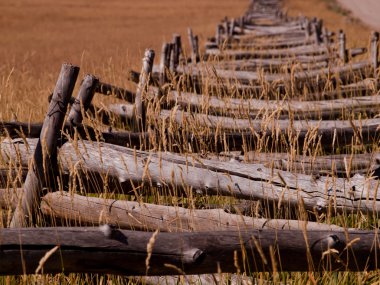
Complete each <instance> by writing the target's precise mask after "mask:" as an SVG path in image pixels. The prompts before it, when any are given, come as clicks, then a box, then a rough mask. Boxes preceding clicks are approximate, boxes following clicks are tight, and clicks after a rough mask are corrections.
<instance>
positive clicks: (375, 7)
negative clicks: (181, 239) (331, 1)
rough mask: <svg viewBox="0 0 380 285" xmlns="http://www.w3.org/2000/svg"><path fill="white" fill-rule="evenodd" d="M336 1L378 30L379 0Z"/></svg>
mask: <svg viewBox="0 0 380 285" xmlns="http://www.w3.org/2000/svg"><path fill="white" fill-rule="evenodd" d="M338 2H339V3H340V4H341V5H342V6H343V7H344V8H346V9H348V10H350V11H351V12H352V14H353V15H354V16H355V17H356V18H359V19H360V20H362V21H363V22H364V23H365V24H367V25H368V26H370V27H371V28H372V29H375V30H378V31H379V30H380V17H379V13H380V1H379V0H360V1H359V0H338Z"/></svg>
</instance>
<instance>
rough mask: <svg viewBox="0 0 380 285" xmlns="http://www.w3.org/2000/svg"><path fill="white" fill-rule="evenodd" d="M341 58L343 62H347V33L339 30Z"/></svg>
mask: <svg viewBox="0 0 380 285" xmlns="http://www.w3.org/2000/svg"><path fill="white" fill-rule="evenodd" d="M339 58H340V59H341V60H342V62H343V63H347V61H348V59H347V49H346V34H345V33H344V32H343V31H342V30H339Z"/></svg>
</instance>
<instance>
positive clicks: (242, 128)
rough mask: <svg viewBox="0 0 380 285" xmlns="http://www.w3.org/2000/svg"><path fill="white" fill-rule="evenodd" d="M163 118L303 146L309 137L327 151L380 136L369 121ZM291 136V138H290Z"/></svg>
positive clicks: (174, 114) (168, 114)
mask: <svg viewBox="0 0 380 285" xmlns="http://www.w3.org/2000/svg"><path fill="white" fill-rule="evenodd" d="M160 116H161V118H165V119H167V120H171V122H175V123H177V124H178V125H180V126H182V127H184V128H186V127H187V128H188V129H196V128H199V127H207V128H211V129H217V130H219V131H220V132H224V131H233V132H241V133H244V132H248V133H251V134H257V135H258V136H263V135H264V136H267V137H272V138H279V136H282V135H284V136H288V135H289V137H293V139H294V138H296V139H297V140H298V141H299V143H301V144H302V143H303V142H304V139H305V138H306V137H307V136H309V139H310V138H311V137H315V138H317V139H320V140H321V143H322V147H323V148H331V147H332V148H333V147H334V146H333V145H332V144H333V143H335V145H336V146H345V145H351V144H352V143H353V142H355V141H359V142H360V143H363V144H366V143H372V142H374V141H376V138H378V136H379V134H380V130H379V128H378V125H379V123H380V119H377V118H376V119H365V120H342V121H338V120H337V121H335V120H321V121H317V120H315V121H313V120H299V121H297V120H276V119H273V118H271V117H268V119H267V120H265V119H262V120H251V119H235V118H232V117H221V116H212V115H206V114H191V113H188V112H183V111H176V110H173V111H166V110H162V111H161V114H160ZM289 137H288V138H289Z"/></svg>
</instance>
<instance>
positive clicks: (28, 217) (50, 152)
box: [11, 64, 79, 227]
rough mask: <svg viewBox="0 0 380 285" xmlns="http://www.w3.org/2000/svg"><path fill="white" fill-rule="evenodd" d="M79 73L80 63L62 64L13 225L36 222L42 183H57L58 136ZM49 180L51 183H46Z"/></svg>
mask: <svg viewBox="0 0 380 285" xmlns="http://www.w3.org/2000/svg"><path fill="white" fill-rule="evenodd" d="M78 73H79V67H77V66H73V65H71V64H63V65H62V68H61V73H60V75H59V77H58V81H57V84H56V86H55V89H54V92H53V97H52V101H51V103H50V105H49V109H48V112H47V115H46V117H45V121H44V123H43V125H42V129H41V134H40V137H39V140H38V143H37V147H36V148H35V151H34V155H33V161H32V163H33V165H32V167H31V168H29V172H28V175H27V177H26V181H25V184H24V191H23V195H22V198H21V199H20V203H19V205H18V206H17V208H16V210H15V212H14V214H13V218H12V222H11V227H22V226H25V225H27V224H33V215H35V209H36V207H37V206H38V204H39V201H40V195H41V191H42V185H43V184H48V185H50V186H51V187H52V188H53V189H55V187H56V183H55V182H54V180H55V179H56V176H57V166H56V161H57V160H56V159H57V158H56V156H57V140H58V136H59V133H60V130H61V128H62V125H63V120H64V117H65V114H66V109H67V105H68V103H69V100H70V98H71V95H72V92H73V89H74V86H75V82H76V80H77V77H78ZM43 181H45V183H44V182H43ZM47 181H49V183H46V182H47Z"/></svg>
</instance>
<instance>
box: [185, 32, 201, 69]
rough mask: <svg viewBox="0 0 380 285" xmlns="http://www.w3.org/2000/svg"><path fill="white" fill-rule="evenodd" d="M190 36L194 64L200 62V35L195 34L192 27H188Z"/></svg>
mask: <svg viewBox="0 0 380 285" xmlns="http://www.w3.org/2000/svg"><path fill="white" fill-rule="evenodd" d="M187 32H188V36H189V43H190V47H191V62H192V63H193V64H195V63H197V62H199V59H200V57H199V47H198V36H194V35H193V30H192V29H191V28H188V29H187Z"/></svg>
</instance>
